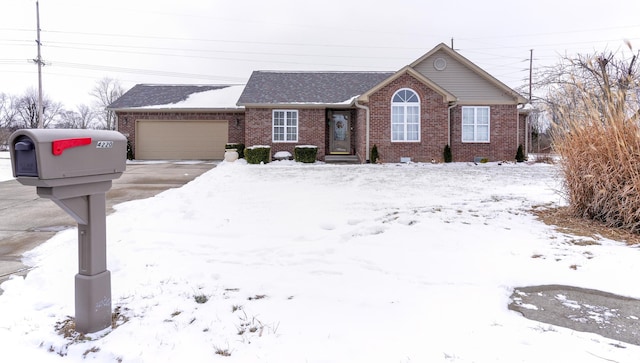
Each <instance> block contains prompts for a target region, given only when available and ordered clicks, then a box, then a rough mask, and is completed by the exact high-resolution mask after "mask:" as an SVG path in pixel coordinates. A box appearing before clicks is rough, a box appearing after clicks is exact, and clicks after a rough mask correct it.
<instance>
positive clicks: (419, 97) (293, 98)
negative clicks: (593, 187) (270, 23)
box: [110, 44, 527, 163]
mask: <svg viewBox="0 0 640 363" xmlns="http://www.w3.org/2000/svg"><path fill="white" fill-rule="evenodd" d="M197 87H200V88H197ZM232 87H236V88H233V90H234V91H239V90H241V93H239V94H238V98H237V101H236V103H234V104H233V106H231V105H229V104H226V105H225V104H220V103H217V104H214V103H208V104H207V103H206V102H205V103H198V104H197V107H196V105H195V102H194V100H193V99H196V98H198V99H202V100H203V101H204V98H205V97H203V95H204V94H208V95H210V96H211V97H214V95H215V94H216V93H218V94H219V95H220V94H222V93H231V92H230V91H231V88H232ZM164 93H166V95H164ZM134 101H135V102H134ZM526 102H527V100H526V99H525V98H523V97H522V96H521V95H519V94H518V93H517V92H515V91H514V90H512V89H511V88H509V87H508V86H506V85H505V84H503V83H502V82H500V81H499V80H497V79H496V78H495V77H493V76H491V75H490V74H488V73H487V72H485V71H484V70H482V69H481V68H480V67H478V66H476V65H475V64H474V63H472V62H471V61H469V60H468V59H466V58H465V57H463V56H462V55H460V54H459V53H457V52H456V51H454V50H453V49H451V48H450V47H448V46H447V45H445V44H439V45H438V46H436V47H435V48H433V49H432V50H430V51H429V52H428V53H426V54H425V55H423V56H422V57H420V58H419V59H417V60H416V61H414V62H413V63H411V64H409V65H408V66H406V67H404V68H402V69H400V70H398V71H397V72H287V71H255V72H253V74H252V75H251V77H250V78H249V80H248V82H247V84H246V85H245V86H244V87H241V86H228V87H227V86H149V85H138V86H135V87H134V88H133V89H131V90H130V91H129V92H127V93H126V94H125V95H123V96H122V98H120V99H118V100H117V101H116V102H114V103H113V104H112V105H110V109H112V110H114V111H115V112H116V114H117V115H118V129H119V130H120V131H121V132H123V133H125V134H126V135H128V137H129V138H130V140H131V142H132V145H133V147H134V150H135V157H136V158H137V159H145V158H158V156H159V155H160V154H159V153H156V152H154V151H152V152H151V154H149V150H151V149H152V148H151V146H149V145H148V144H152V145H154V148H161V147H160V146H161V145H160V144H162V145H164V144H173V139H174V138H175V137H178V135H179V134H181V135H184V134H182V133H184V132H185V130H186V132H187V134H189V135H191V137H189V136H188V135H184V136H180V140H181V141H180V143H178V144H177V145H174V146H172V148H171V150H166V152H167V153H165V154H163V155H164V158H171V159H177V158H182V157H185V156H184V155H186V153H182V151H180V152H178V150H176V149H180V150H181V149H182V147H183V146H184V143H185V142H187V143H190V145H192V146H193V147H194V152H195V149H198V148H200V147H204V146H203V145H205V144H206V145H209V146H210V144H213V143H215V144H218V145H217V146H216V147H217V148H218V149H221V148H223V147H224V143H225V142H239V143H244V144H245V145H246V146H251V145H270V146H271V149H272V153H275V152H278V151H289V152H291V153H293V150H294V148H295V146H296V145H315V146H317V147H318V159H319V160H324V161H327V162H330V161H332V160H352V161H354V162H361V163H364V162H368V161H369V157H370V151H371V148H373V146H376V148H377V150H378V153H379V157H380V161H381V162H400V161H416V162H427V161H432V160H436V161H442V160H443V152H444V149H445V146H446V145H449V146H450V148H451V154H452V158H453V161H472V160H477V159H484V158H486V159H488V160H513V159H514V158H515V155H516V152H517V148H518V146H519V145H520V144H524V143H525V139H526V109H525V108H523V107H522V106H523V105H524V104H525V103H526ZM198 120H200V121H206V122H213V121H218V123H219V124H222V125H218V129H216V130H213V129H211V130H210V131H207V132H206V133H205V132H204V130H203V128H202V126H201V128H198V127H195V126H194V125H193V123H194V122H195V121H198ZM165 123H169V124H171V126H168V125H165ZM225 130H226V133H225ZM214 132H215V133H217V135H219V137H217V138H213V137H212V138H209V139H207V137H209V136H205V134H206V135H211V134H212V133H214ZM194 133H197V135H194ZM148 137H151V138H159V139H160V140H161V141H159V140H146V139H147V138H148ZM182 140H184V141H182ZM218 152H219V151H218ZM190 154H191V153H190ZM191 155H194V154H191ZM211 155H212V154H211ZM219 156H221V155H220V154H216V158H218V157H219Z"/></svg>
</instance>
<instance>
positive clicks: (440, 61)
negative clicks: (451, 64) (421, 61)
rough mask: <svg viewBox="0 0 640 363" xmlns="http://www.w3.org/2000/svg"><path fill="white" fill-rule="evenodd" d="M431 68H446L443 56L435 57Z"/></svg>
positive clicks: (440, 69)
mask: <svg viewBox="0 0 640 363" xmlns="http://www.w3.org/2000/svg"><path fill="white" fill-rule="evenodd" d="M433 68H435V69H436V70H437V71H444V69H445V68H447V60H446V59H444V58H439V57H438V58H436V59H435V60H434V61H433Z"/></svg>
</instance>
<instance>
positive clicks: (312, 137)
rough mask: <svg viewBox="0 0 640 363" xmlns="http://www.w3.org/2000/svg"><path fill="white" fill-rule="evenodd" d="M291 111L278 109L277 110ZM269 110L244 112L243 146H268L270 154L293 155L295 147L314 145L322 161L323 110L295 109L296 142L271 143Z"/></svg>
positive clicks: (324, 131)
mask: <svg viewBox="0 0 640 363" xmlns="http://www.w3.org/2000/svg"><path fill="white" fill-rule="evenodd" d="M281 109H282V110H284V109H288V110H292V109H291V108H278V110H281ZM272 111H273V109H271V108H249V109H247V110H246V112H245V120H246V126H245V145H246V146H252V145H269V146H271V153H272V154H275V153H276V152H278V151H288V152H290V153H291V155H293V152H294V148H295V146H296V145H315V146H317V147H318V159H319V160H323V159H324V155H325V152H326V147H325V145H326V127H325V126H326V114H325V110H324V109H304V108H303V109H297V111H298V142H273V141H272V140H273V135H272V122H273V121H272V117H273V116H272Z"/></svg>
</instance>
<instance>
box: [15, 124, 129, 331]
mask: <svg viewBox="0 0 640 363" xmlns="http://www.w3.org/2000/svg"><path fill="white" fill-rule="evenodd" d="M9 145H10V154H11V162H12V164H13V176H14V177H15V178H16V179H17V180H18V182H20V183H21V184H23V185H29V186H35V187H36V192H37V194H38V195H39V196H40V197H43V198H48V199H51V200H52V201H53V202H55V203H56V204H57V205H58V206H59V207H61V208H62V209H63V210H64V211H65V212H67V213H68V214H69V215H71V216H72V217H73V218H74V219H75V221H76V222H77V223H78V274H76V276H75V313H76V317H75V320H76V330H77V331H79V332H82V333H93V332H96V331H99V330H102V329H105V328H107V327H109V326H110V325H111V273H110V272H109V271H108V270H107V243H106V192H107V191H108V190H109V189H111V185H112V180H113V179H117V178H119V177H120V176H121V175H122V173H123V172H124V171H125V168H126V148H127V146H126V145H127V141H126V138H125V137H124V135H122V134H121V133H119V132H116V131H100V130H67V129H64V130H63V129H24V130H18V131H16V132H14V133H13V134H12V135H11V137H10V138H9Z"/></svg>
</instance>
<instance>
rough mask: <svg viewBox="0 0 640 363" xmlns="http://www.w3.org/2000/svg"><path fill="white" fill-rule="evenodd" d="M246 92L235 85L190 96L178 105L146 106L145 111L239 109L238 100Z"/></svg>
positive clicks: (240, 86)
mask: <svg viewBox="0 0 640 363" xmlns="http://www.w3.org/2000/svg"><path fill="white" fill-rule="evenodd" d="M242 90H244V85H233V86H228V87H224V88H217V89H212V90H208V91H203V92H196V93H192V94H190V95H189V96H188V97H187V99H186V100H184V101H180V102H177V103H168V104H162V105H150V106H144V107H142V108H145V109H149V108H151V109H201V108H223V109H230V108H237V109H242V108H244V107H241V106H237V105H236V102H238V98H239V97H240V94H241V93H242Z"/></svg>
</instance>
